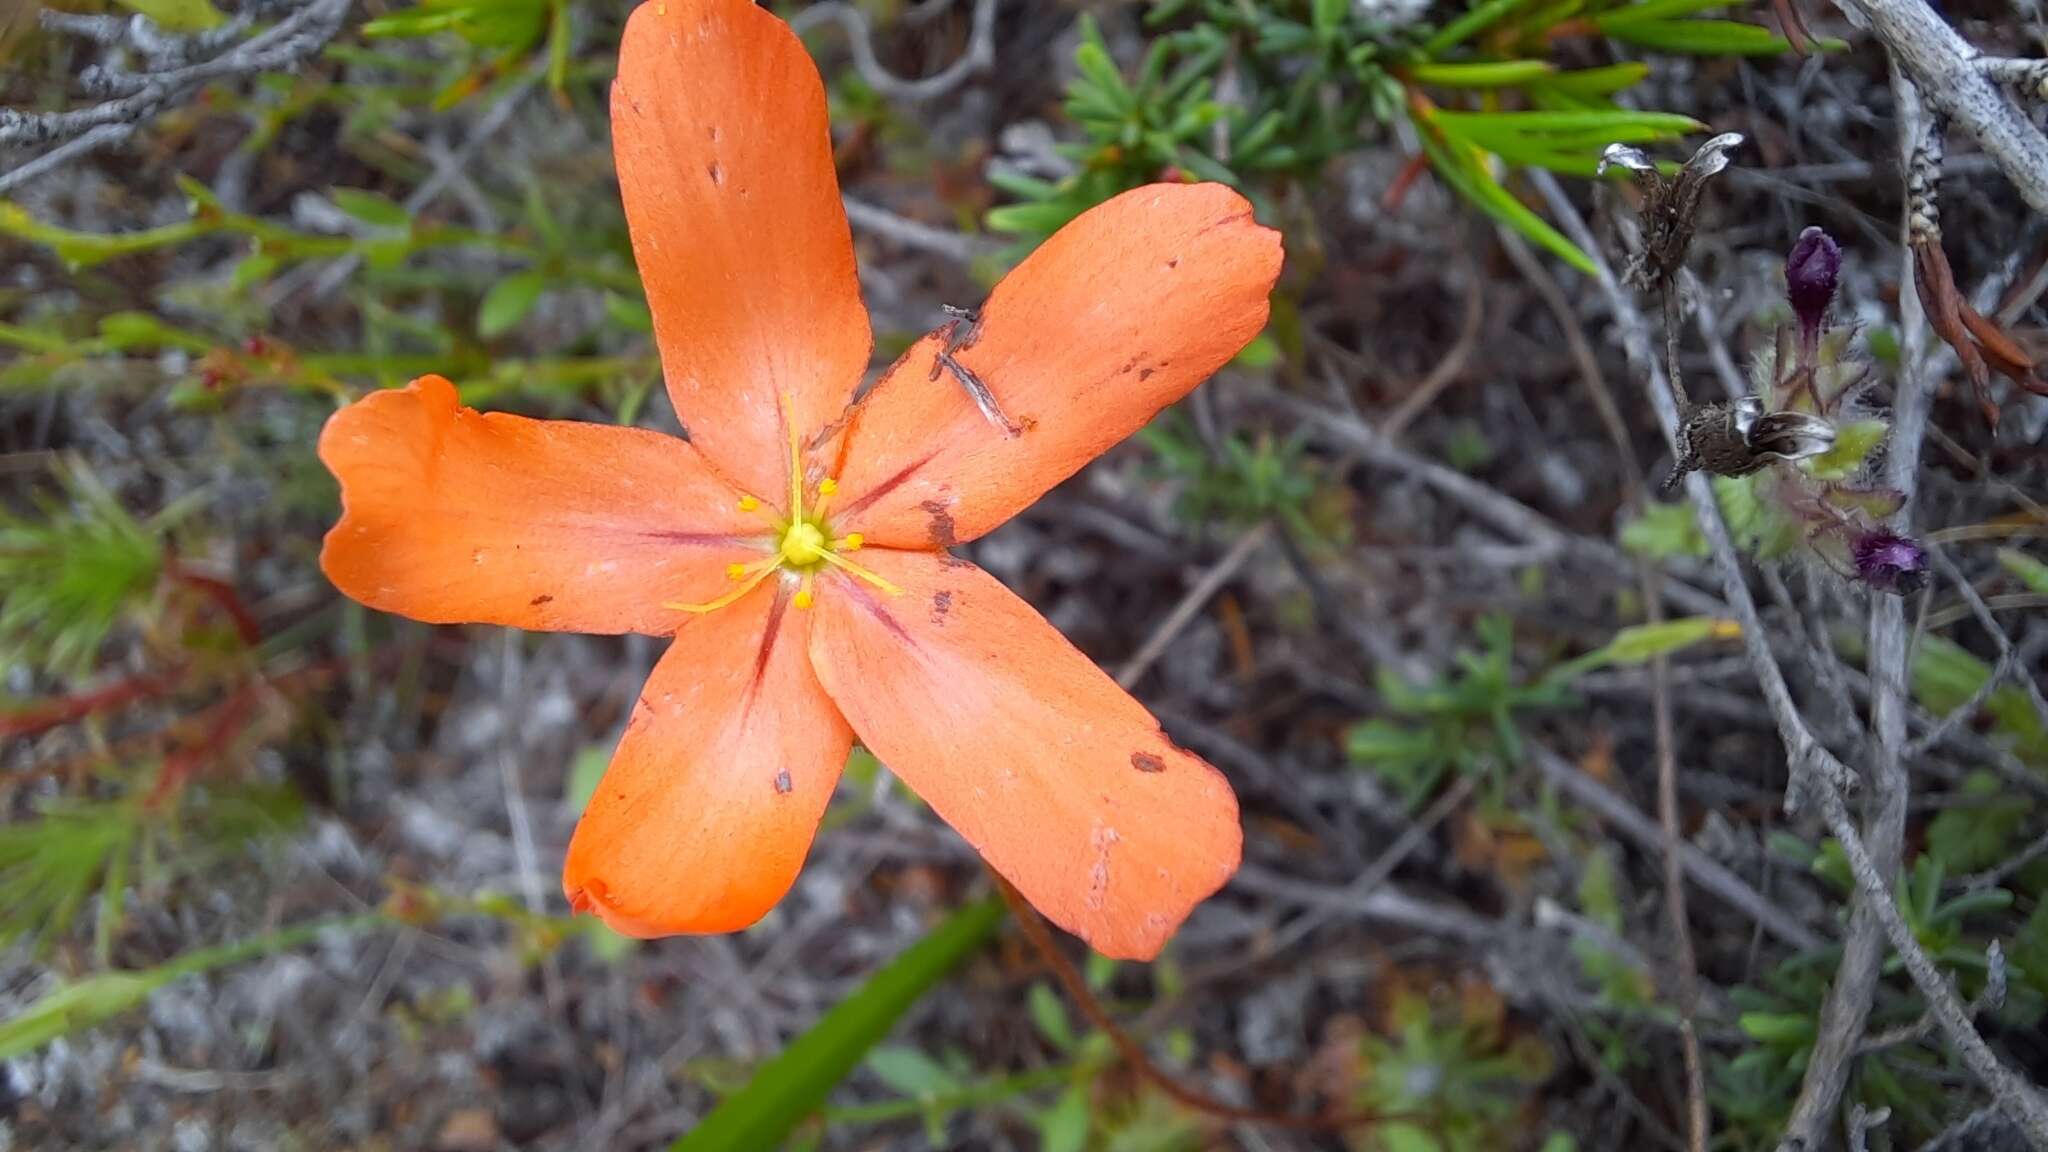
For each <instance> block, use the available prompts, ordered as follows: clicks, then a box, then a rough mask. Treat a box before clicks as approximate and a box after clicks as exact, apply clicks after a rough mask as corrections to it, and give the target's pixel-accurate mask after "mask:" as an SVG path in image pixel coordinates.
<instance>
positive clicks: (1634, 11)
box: [1593, 0, 1729, 32]
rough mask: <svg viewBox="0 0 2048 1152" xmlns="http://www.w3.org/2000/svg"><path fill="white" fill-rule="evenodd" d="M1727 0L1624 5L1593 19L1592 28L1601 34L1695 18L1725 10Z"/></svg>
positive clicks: (1650, 1)
mask: <svg viewBox="0 0 2048 1152" xmlns="http://www.w3.org/2000/svg"><path fill="white" fill-rule="evenodd" d="M1728 5H1729V0H1647V2H1646V3H1642V4H1625V5H1622V6H1621V7H1619V8H1609V9H1608V10H1607V11H1605V12H1601V13H1599V14H1597V15H1595V16H1594V17H1593V26H1594V27H1595V28H1598V29H1600V30H1601V31H1602V32H1605V31H1607V30H1608V29H1609V28H1622V27H1627V26H1628V25H1630V24H1641V23H1644V22H1645V21H1649V20H1674V19H1678V18H1680V17H1684V16H1697V15H1699V14H1700V13H1701V12H1705V11H1708V10H1710V9H1714V8H1726V7H1728Z"/></svg>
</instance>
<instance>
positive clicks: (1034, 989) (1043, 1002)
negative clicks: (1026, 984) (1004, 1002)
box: [1025, 952, 1094, 1052]
mask: <svg viewBox="0 0 2048 1152" xmlns="http://www.w3.org/2000/svg"><path fill="white" fill-rule="evenodd" d="M1089 955H1090V956H1093V955H1094V953H1092V952H1091V953H1089ZM1025 1004H1026V1006H1027V1007H1028V1008H1029V1009H1030V1012H1031V1022H1032V1023H1033V1024H1034V1025H1036V1026H1037V1027H1038V1034H1039V1035H1040V1036H1043V1037H1045V1039H1046V1042H1047V1043H1049V1044H1051V1045H1052V1046H1053V1047H1055V1048H1058V1049H1059V1050H1060V1051H1062V1052H1064V1051H1066V1050H1068V1049H1070V1048H1072V1047H1073V1046H1074V1025H1073V1023H1072V1022H1071V1021H1069V1020H1068V1019H1067V1006H1066V1005H1065V1004H1062V1003H1060V998H1059V994H1058V993H1056V992H1054V991H1053V990H1052V989H1051V988H1050V987H1048V986H1047V985H1044V984H1033V985H1032V986H1031V991H1030V993H1029V994H1028V995H1027V996H1026V999H1025Z"/></svg>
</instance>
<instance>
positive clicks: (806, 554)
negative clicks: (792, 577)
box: [780, 520, 828, 568]
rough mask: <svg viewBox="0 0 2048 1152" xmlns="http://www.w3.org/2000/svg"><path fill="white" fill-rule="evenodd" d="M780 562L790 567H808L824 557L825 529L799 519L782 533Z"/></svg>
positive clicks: (825, 549)
mask: <svg viewBox="0 0 2048 1152" xmlns="http://www.w3.org/2000/svg"><path fill="white" fill-rule="evenodd" d="M780 551H781V554H782V562H783V563H784V564H787V565H789V566H790V567H792V568H808V567H810V566H811V565H813V564H816V563H817V562H818V561H820V560H822V559H824V558H825V553H826V552H827V551H828V549H827V548H826V545H825V530H824V529H823V528H820V527H819V526H817V525H816V524H812V523H808V522H806V521H803V520H799V521H797V522H796V523H794V524H791V525H790V526H789V527H788V528H787V529H786V530H784V532H783V533H782V548H781V549H780Z"/></svg>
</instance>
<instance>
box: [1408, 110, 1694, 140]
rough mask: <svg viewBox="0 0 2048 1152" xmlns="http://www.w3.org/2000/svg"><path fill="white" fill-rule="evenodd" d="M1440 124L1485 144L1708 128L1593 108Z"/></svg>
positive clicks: (1469, 115)
mask: <svg viewBox="0 0 2048 1152" xmlns="http://www.w3.org/2000/svg"><path fill="white" fill-rule="evenodd" d="M1434 120H1435V122H1436V123H1437V124H1439V125H1441V126H1442V127H1443V129H1444V131H1445V132H1447V133H1449V134H1451V135H1453V136H1463V137H1466V138H1468V139H1476V140H1478V141H1479V142H1480V143H1484V142H1485V141H1484V139H1483V137H1484V136H1485V135H1486V134H1500V133H1510V132H1511V133H1518V134H1522V135H1529V134H1535V133H1546V134H1548V133H1564V132H1569V133H1592V134H1603V133H1608V132H1614V131H1617V130H1621V129H1627V128H1638V129H1647V130H1649V131H1652V132H1657V133H1662V134H1666V135H1671V136H1683V135H1685V134H1686V133H1688V132H1703V131H1705V130H1706V127H1707V126H1706V125H1705V124H1703V123H1701V122H1700V121H1698V120H1695V119H1693V118H1692V117H1690V116H1681V115H1679V114H1678V113H1676V112H1635V111H1631V110H1629V109H1626V108H1614V109H1608V108H1600V109H1589V110H1587V111H1584V112H1438V113H1436V114H1435V116H1434Z"/></svg>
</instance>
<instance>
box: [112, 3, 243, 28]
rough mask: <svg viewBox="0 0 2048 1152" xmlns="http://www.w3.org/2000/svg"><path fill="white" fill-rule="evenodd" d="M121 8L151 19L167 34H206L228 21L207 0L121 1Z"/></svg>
mask: <svg viewBox="0 0 2048 1152" xmlns="http://www.w3.org/2000/svg"><path fill="white" fill-rule="evenodd" d="M121 6H122V7H123V8H127V9H129V10H131V11H134V12H140V13H141V14H143V15H144V16H147V17H149V18H150V19H151V20H152V21H154V22H155V23H156V25H157V27H159V28H162V29H163V30H164V31H166V32H204V31H205V30H206V29H208V28H217V27H219V26H220V23H221V21H223V20H226V19H227V17H226V16H223V15H221V11H220V9H218V8H215V7H214V6H213V5H212V4H210V3H208V2H207V0H121Z"/></svg>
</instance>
